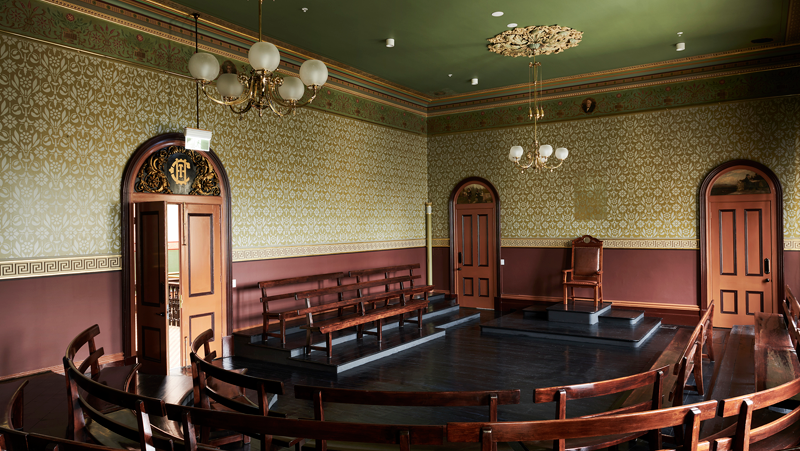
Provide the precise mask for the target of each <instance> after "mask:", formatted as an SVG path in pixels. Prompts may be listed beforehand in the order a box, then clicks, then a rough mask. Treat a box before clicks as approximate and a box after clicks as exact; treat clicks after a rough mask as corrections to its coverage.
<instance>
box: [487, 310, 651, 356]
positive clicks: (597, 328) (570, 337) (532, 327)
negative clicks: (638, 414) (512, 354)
mask: <svg viewBox="0 0 800 451" xmlns="http://www.w3.org/2000/svg"><path fill="white" fill-rule="evenodd" d="M537 316H538V317H537ZM659 326H661V319H660V318H644V319H640V320H639V321H638V322H637V323H635V324H633V325H630V326H629V325H623V326H619V325H616V324H608V323H605V322H597V323H595V324H586V323H567V322H556V321H548V320H546V319H544V318H541V314H539V315H536V314H534V313H533V312H530V311H529V312H524V311H522V312H514V313H510V314H508V315H504V316H501V317H500V318H496V319H493V320H491V321H487V322H485V323H483V324H481V332H483V333H492V334H506V335H518V336H526V337H533V338H544V339H549V340H560V341H575V342H581V343H592V344H605V345H611V346H625V347H630V348H638V347H639V346H641V345H642V344H643V343H644V342H645V341H647V339H648V338H650V337H651V336H652V335H653V334H654V333H655V332H656V331H657V330H658V328H659Z"/></svg>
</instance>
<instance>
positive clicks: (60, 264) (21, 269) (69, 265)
mask: <svg viewBox="0 0 800 451" xmlns="http://www.w3.org/2000/svg"><path fill="white" fill-rule="evenodd" d="M121 269H122V256H121V255H93V256H89V257H51V258H41V259H35V260H6V261H0V280H3V279H21V278H27V277H43V276H61V275H65V274H81V273H91V272H105V271H119V270H121Z"/></svg>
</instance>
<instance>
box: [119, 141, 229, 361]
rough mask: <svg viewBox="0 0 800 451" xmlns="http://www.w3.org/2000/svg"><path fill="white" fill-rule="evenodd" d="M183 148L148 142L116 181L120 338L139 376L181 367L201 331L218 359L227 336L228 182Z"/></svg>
mask: <svg viewBox="0 0 800 451" xmlns="http://www.w3.org/2000/svg"><path fill="white" fill-rule="evenodd" d="M183 140H184V137H183V135H182V134H178V133H171V134H166V135H161V136H157V137H155V138H152V139H151V140H150V141H148V142H146V143H145V144H143V145H142V146H140V147H139V149H138V150H137V151H136V152H135V153H134V155H133V156H132V157H131V159H130V161H129V162H128V165H127V167H126V169H125V174H124V176H123V186H122V248H123V251H122V252H123V282H122V283H123V311H124V317H123V318H124V319H123V328H124V331H125V333H124V335H123V336H124V339H125V343H124V344H125V350H126V354H127V355H134V354H136V355H138V357H139V361H140V362H141V363H142V368H141V371H142V372H144V373H151V374H167V373H168V371H169V369H171V368H175V367H178V366H185V365H186V364H187V361H188V346H189V344H191V342H192V341H193V340H194V338H195V337H196V336H197V335H198V334H200V333H202V332H203V331H205V330H207V329H209V328H210V329H213V330H214V335H215V340H214V342H213V343H212V345H211V346H212V348H213V349H214V350H216V351H217V354H218V355H222V352H221V351H222V349H221V342H222V339H221V338H222V337H223V336H225V335H226V334H228V333H229V331H230V322H231V318H230V315H229V312H230V310H231V309H230V302H231V291H232V290H231V283H230V281H231V269H232V267H231V247H230V243H231V235H230V234H231V218H230V189H229V185H228V179H227V176H226V174H225V172H224V168H223V167H222V164H221V162H220V161H219V159H218V158H217V157H216V155H214V153H213V152H195V151H191V150H187V149H185V148H184V147H183V146H184V141H183Z"/></svg>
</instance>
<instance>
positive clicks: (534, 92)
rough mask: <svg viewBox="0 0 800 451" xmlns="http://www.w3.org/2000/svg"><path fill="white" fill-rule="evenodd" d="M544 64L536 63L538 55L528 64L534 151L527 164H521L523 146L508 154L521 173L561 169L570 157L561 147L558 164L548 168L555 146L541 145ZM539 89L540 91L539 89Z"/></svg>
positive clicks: (558, 153) (529, 153)
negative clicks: (540, 120)
mask: <svg viewBox="0 0 800 451" xmlns="http://www.w3.org/2000/svg"><path fill="white" fill-rule="evenodd" d="M541 65H542V63H538V62H536V54H534V55H533V62H531V63H528V119H532V120H533V149H534V150H533V151H528V155H527V160H528V161H527V162H525V163H520V159H521V158H522V154H523V153H525V150H524V149H523V148H522V146H513V147H512V148H511V151H510V152H509V154H508V159H509V160H511V161H512V162H513V163H514V165H516V167H518V168H519V169H520V172H523V173H524V172H525V170H526V169H528V168H530V167H533V168H534V169H535V170H537V171H539V170H542V169H549V170H550V171H551V172H552V171H553V169H556V168H558V167H560V166H561V165H562V164H564V160H565V159H566V158H567V155H569V151H568V150H567V148H566V147H559V148H557V149H556V150H555V157H556V159H558V164H555V165H552V166H548V165H547V159H548V158H550V156H551V155H553V146H551V145H549V144H543V145H541V146H540V145H539V137H538V128H537V122H538V120H539V119H541V118H543V117H544V108H542V106H541V104H540V100H541V95H542V72H541V69H540V67H541ZM537 88H538V89H537Z"/></svg>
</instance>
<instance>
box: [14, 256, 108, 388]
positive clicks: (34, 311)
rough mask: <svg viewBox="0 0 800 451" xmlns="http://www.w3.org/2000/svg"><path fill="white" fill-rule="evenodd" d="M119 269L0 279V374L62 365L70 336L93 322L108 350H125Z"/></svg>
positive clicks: (99, 343)
mask: <svg viewBox="0 0 800 451" xmlns="http://www.w3.org/2000/svg"><path fill="white" fill-rule="evenodd" d="M121 275H122V273H121V272H120V271H112V272H102V273H91V274H74V275H65V276H54V277H38V278H35V279H10V280H0V293H1V294H2V296H0V305H1V306H2V314H0V356H2V358H0V376H5V375H9V374H16V373H22V372H26V371H31V370H36V369H39V368H47V367H52V366H58V365H60V364H61V358H62V357H64V351H65V350H66V349H67V344H69V342H70V340H72V338H74V337H75V336H76V335H77V334H78V333H80V332H81V331H83V330H84V329H86V328H88V327H89V326H91V325H93V324H98V325H99V326H100V332H101V333H100V336H99V338H98V341H97V346H102V347H103V348H104V350H105V354H106V355H112V354H117V353H120V352H122V328H121V327H120V324H121V322H122V302H121V293H120V290H121V288H120V287H121V280H120V277H121ZM84 357H85V355H84V354H81V355H79V358H80V359H83V358H84Z"/></svg>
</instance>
